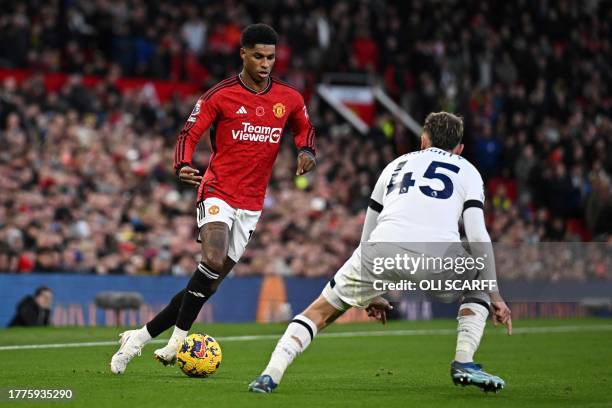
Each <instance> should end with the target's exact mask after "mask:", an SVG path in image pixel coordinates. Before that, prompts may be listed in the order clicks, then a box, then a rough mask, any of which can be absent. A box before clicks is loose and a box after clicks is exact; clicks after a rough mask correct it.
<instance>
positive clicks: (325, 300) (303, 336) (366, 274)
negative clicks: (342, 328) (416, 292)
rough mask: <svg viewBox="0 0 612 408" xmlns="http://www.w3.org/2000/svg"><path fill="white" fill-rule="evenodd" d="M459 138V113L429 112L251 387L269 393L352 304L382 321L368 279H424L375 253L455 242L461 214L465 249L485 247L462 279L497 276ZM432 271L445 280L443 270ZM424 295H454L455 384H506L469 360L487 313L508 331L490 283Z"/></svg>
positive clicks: (479, 188) (506, 315)
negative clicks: (351, 247)
mask: <svg viewBox="0 0 612 408" xmlns="http://www.w3.org/2000/svg"><path fill="white" fill-rule="evenodd" d="M462 136H463V121H462V119H461V118H459V117H457V116H455V115H452V114H450V113H446V112H439V113H431V114H429V115H428V116H427V118H426V120H425V125H424V127H423V133H422V135H421V150H420V151H418V152H413V153H409V154H405V155H403V156H401V157H399V158H397V159H396V160H394V161H393V162H391V163H390V164H389V165H388V166H387V167H386V168H385V169H384V170H383V172H382V174H381V176H380V177H379V179H378V181H377V183H376V186H375V187H374V191H373V192H372V195H371V201H370V205H369V208H368V210H367V212H366V218H365V221H364V226H363V232H362V237H361V242H362V244H361V245H360V247H358V248H357V249H356V250H355V251H354V253H353V255H352V256H351V258H350V259H349V260H348V261H347V262H346V263H345V264H344V265H343V266H342V267H341V268H340V270H339V271H338V272H337V273H336V275H335V276H334V278H333V279H332V280H331V281H330V282H329V283H328V284H327V285H326V286H325V288H324V289H323V292H322V293H321V295H320V296H319V297H318V298H317V299H316V300H315V301H314V302H313V303H312V304H311V305H310V306H308V308H306V310H304V311H303V312H302V313H300V314H299V315H297V316H296V317H295V318H294V319H293V321H292V322H291V323H290V324H289V326H288V327H287V330H286V331H285V333H284V335H283V336H282V337H281V339H280V340H279V341H278V343H277V345H276V348H275V350H274V352H273V353H272V356H271V358H270V361H269V363H268V366H267V367H266V368H265V369H264V371H263V372H262V374H261V375H260V376H259V377H257V378H256V379H255V380H254V381H253V382H252V383H251V384H250V385H249V390H251V391H254V392H262V393H269V392H272V390H274V389H275V388H276V387H277V386H278V384H279V383H280V381H281V379H282V377H283V374H284V372H285V370H286V369H287V367H288V366H289V365H290V364H291V362H292V361H293V360H294V359H295V358H296V357H297V356H298V355H299V354H301V353H302V352H303V351H304V350H305V349H306V348H307V347H308V345H309V344H310V343H311V341H312V340H313V339H314V337H315V336H316V334H317V333H318V332H320V331H321V330H322V329H324V328H325V327H327V326H328V325H329V324H331V323H332V322H333V321H334V320H335V319H337V318H338V317H339V316H341V315H342V314H343V313H344V312H345V311H347V310H348V309H350V308H351V307H358V308H365V309H366V310H367V311H368V314H369V315H370V316H373V317H375V318H377V319H378V320H381V321H382V322H383V323H385V322H386V311H387V310H390V309H391V306H390V304H389V303H388V302H387V301H386V300H385V299H384V298H382V297H381V296H380V295H382V294H384V293H385V290H383V289H382V288H380V287H376V286H375V285H373V281H374V280H375V279H376V278H385V279H387V280H390V281H398V280H400V279H402V278H406V279H409V280H410V279H412V280H416V281H418V280H419V279H423V278H424V276H423V274H421V275H420V276H418V274H417V275H414V274H406V273H401V272H398V270H397V269H395V270H391V271H389V273H386V274H385V272H383V273H382V274H381V272H376V271H373V270H372V258H373V257H374V256H375V255H376V254H378V255H384V256H387V257H389V258H392V257H393V252H394V251H397V250H398V248H401V249H403V250H404V251H408V252H412V254H413V255H416V254H418V253H420V252H421V251H424V250H425V249H424V248H431V247H432V245H433V246H435V245H438V244H431V243H442V244H441V245H444V244H445V243H448V244H452V243H458V242H460V236H459V220H460V219H461V218H462V217H463V224H464V228H465V232H466V236H467V239H468V241H469V242H470V248H471V249H473V248H472V247H478V246H479V245H484V248H485V249H480V250H481V251H484V253H485V254H486V255H484V256H485V257H487V256H488V260H487V262H486V263H485V266H484V268H482V269H480V270H476V268H474V269H473V270H472V271H471V272H473V273H471V274H470V273H466V274H465V276H464V278H465V279H477V277H480V278H482V277H481V276H480V275H484V276H485V277H486V278H487V279H489V280H493V281H495V279H496V277H495V266H494V265H495V263H494V259H493V252H492V250H491V249H490V248H491V239H490V237H489V234H488V233H487V230H486V227H485V220H484V213H483V208H484V187H483V181H482V177H481V176H480V174H479V172H478V170H476V168H475V167H474V166H473V165H472V164H471V163H469V162H468V161H467V160H466V159H464V158H462V157H461V156H460V154H461V152H462V151H463V144H461V139H462ZM389 243H391V244H389ZM392 243H398V244H392ZM366 247H368V248H369V249H368V250H367V251H366V250H365V248H366ZM377 248H378V249H377ZM481 253H482V252H481ZM366 258H367V259H366ZM387 259H388V258H387ZM436 276H438V277H440V276H442V279H447V278H448V277H449V275H448V274H446V275H444V274H437V275H436ZM425 277H426V276H425ZM430 294H432V295H433V296H436V297H438V298H439V299H441V300H443V301H452V300H455V299H456V300H460V303H461V305H460V307H459V312H458V317H457V321H458V335H457V346H456V350H455V359H454V361H453V362H452V363H451V378H452V380H453V381H454V382H455V384H462V385H475V386H478V387H480V388H482V389H483V390H485V391H499V390H500V389H502V388H503V387H504V385H505V383H504V381H503V380H502V379H501V378H499V377H497V376H495V375H491V374H489V373H487V372H485V371H483V370H482V367H481V366H480V365H478V364H475V363H474V361H473V356H474V353H475V352H476V349H477V348H478V345H479V344H480V339H481V338H482V335H483V332H484V328H485V324H486V319H487V317H488V315H489V311H491V313H492V319H493V323H494V324H495V325H497V324H499V323H502V324H504V325H506V326H507V329H508V334H511V333H512V320H511V317H510V309H509V308H508V306H507V305H506V303H505V302H504V301H503V299H502V298H501V296H500V294H499V291H498V289H497V288H496V287H495V285H493V286H492V287H489V288H488V289H486V290H473V289H472V290H463V291H458V290H455V291H454V292H453V291H451V293H450V295H451V296H449V292H448V291H447V292H443V291H441V292H440V293H438V294H436V293H433V292H430ZM437 295H438V296H437Z"/></svg>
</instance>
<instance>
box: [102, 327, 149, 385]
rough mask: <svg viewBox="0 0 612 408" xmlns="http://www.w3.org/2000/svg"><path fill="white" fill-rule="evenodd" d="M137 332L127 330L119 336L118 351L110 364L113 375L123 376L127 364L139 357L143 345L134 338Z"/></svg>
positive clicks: (136, 337)
mask: <svg viewBox="0 0 612 408" xmlns="http://www.w3.org/2000/svg"><path fill="white" fill-rule="evenodd" d="M136 332H138V330H127V331H125V332H123V333H121V334H120V335H119V337H121V339H120V340H119V343H120V344H121V346H119V351H117V352H116V353H115V354H114V355H113V358H112V359H111V362H110V367H111V371H112V372H113V374H123V372H124V371H125V368H126V367H127V365H128V363H129V362H130V361H131V360H132V359H133V358H134V357H135V356H136V355H140V353H141V351H142V347H143V346H144V344H142V343H141V342H139V341H138V336H136Z"/></svg>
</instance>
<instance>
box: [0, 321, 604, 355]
mask: <svg viewBox="0 0 612 408" xmlns="http://www.w3.org/2000/svg"><path fill="white" fill-rule="evenodd" d="M499 330H500V331H499V332H497V333H496V334H502V333H505V332H506V331H505V329H502V328H500V329H499ZM582 331H595V332H599V331H612V325H610V324H606V325H603V324H600V325H585V326H551V327H517V328H515V329H513V330H512V333H513V334H541V333H574V332H582ZM456 333H457V331H456V330H455V329H413V330H411V329H404V330H369V331H352V332H337V333H321V334H319V335H318V336H317V338H319V337H327V338H337V337H385V336H428V335H437V336H440V335H450V334H453V335H454V334H456ZM494 333H495V332H494ZM489 334H491V332H489ZM280 336H281V334H280V333H278V334H260V335H252V336H225V337H217V340H219V341H220V342H226V341H253V340H276V339H278V338H280ZM167 341H168V340H165V339H155V340H152V341H150V344H165V343H166V342H167ZM118 344H119V341H90V342H82V343H58V344H20V345H14V346H0V351H9V350H34V349H54V348H74V347H97V346H117V345H118Z"/></svg>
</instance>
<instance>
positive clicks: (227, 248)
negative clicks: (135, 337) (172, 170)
mask: <svg viewBox="0 0 612 408" xmlns="http://www.w3.org/2000/svg"><path fill="white" fill-rule="evenodd" d="M201 207H202V205H200V209H199V211H198V226H199V227H201V231H200V238H201V241H202V262H201V263H200V265H198V270H197V271H196V273H195V274H194V276H193V277H192V279H191V280H190V282H189V284H188V287H187V289H186V292H185V296H184V297H183V301H182V303H181V307H180V309H179V313H178V316H177V317H176V325H175V328H174V331H173V333H172V336H171V338H170V341H169V342H168V344H167V345H166V346H165V347H162V348H160V349H158V350H156V351H155V352H154V356H155V358H156V359H157V360H159V361H160V362H162V363H164V364H173V363H174V362H175V359H176V349H177V347H178V345H179V344H181V343H182V342H183V340H184V339H185V337H186V335H187V332H188V331H189V329H190V328H191V326H192V324H193V322H194V321H195V319H196V318H197V316H198V313H199V312H200V310H201V309H202V306H203V305H204V303H205V302H206V301H207V300H208V299H209V298H210V297H211V296H212V295H213V294H214V293H215V292H216V290H217V288H218V287H219V284H220V283H221V281H223V279H224V278H225V277H226V276H227V275H228V274H229V273H230V272H231V270H232V269H233V267H234V265H235V264H236V263H237V262H238V260H240V258H241V257H242V254H243V253H244V251H245V249H246V246H247V244H248V242H249V239H250V238H251V235H252V233H253V231H254V230H255V227H256V225H257V222H258V220H259V217H260V215H261V211H248V210H240V209H233V208H232V207H230V206H229V205H228V204H226V203H225V202H223V201H222V200H219V199H217V198H210V199H207V200H205V201H204V208H201ZM202 214H204V215H205V217H201V215H202ZM221 262H222V263H221Z"/></svg>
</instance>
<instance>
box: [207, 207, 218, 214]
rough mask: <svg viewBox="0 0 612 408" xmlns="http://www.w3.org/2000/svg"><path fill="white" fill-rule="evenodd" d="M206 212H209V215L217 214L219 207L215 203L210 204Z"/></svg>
mask: <svg viewBox="0 0 612 408" xmlns="http://www.w3.org/2000/svg"><path fill="white" fill-rule="evenodd" d="M208 213H209V214H210V215H217V214H219V207H218V206H216V205H213V206H211V207H210V208H209V209H208Z"/></svg>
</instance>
